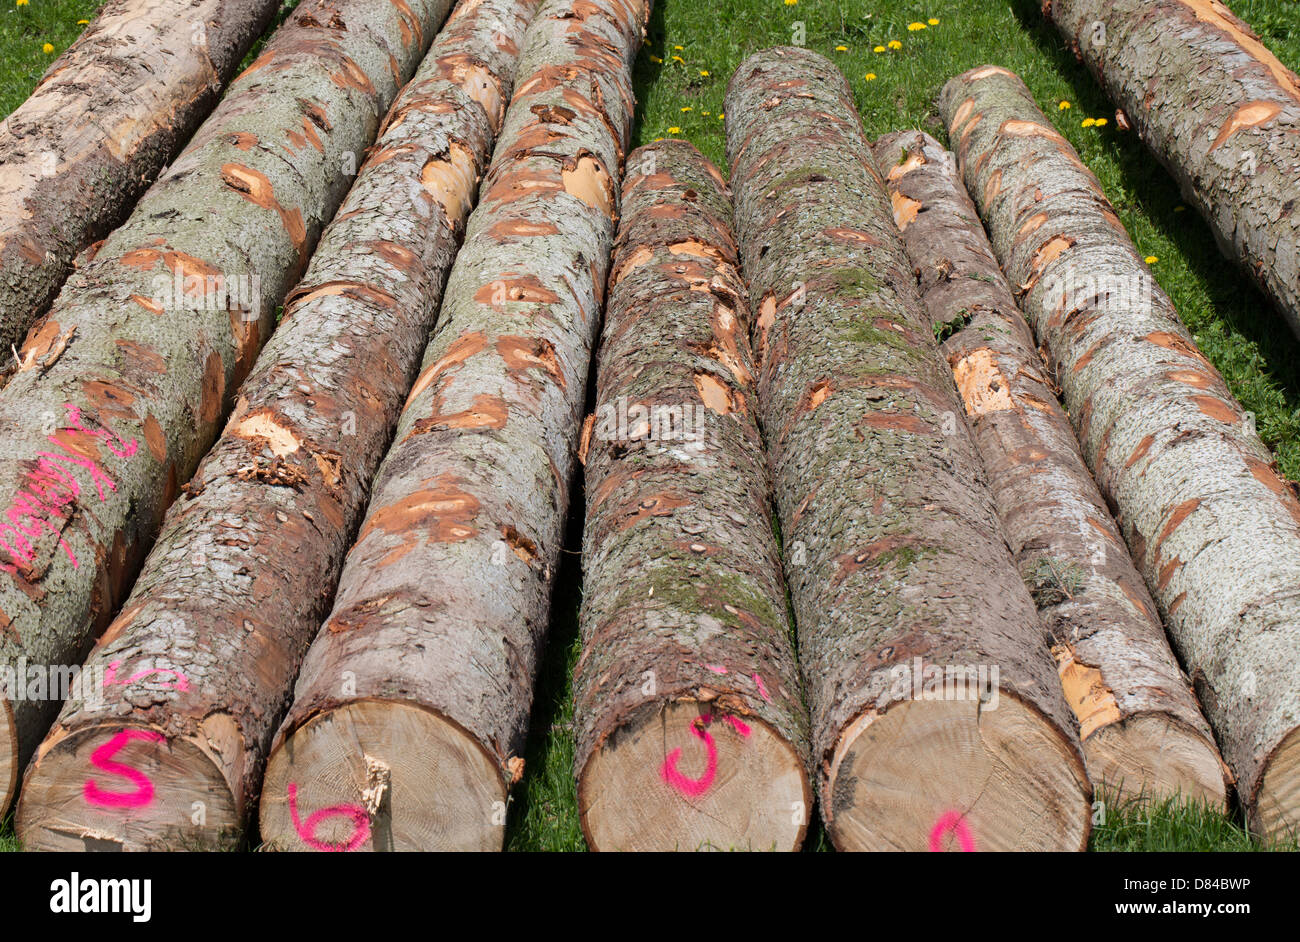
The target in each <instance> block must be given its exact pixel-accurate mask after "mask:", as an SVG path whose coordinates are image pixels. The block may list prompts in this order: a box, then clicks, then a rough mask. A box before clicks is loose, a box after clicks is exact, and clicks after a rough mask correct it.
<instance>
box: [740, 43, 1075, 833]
mask: <svg viewBox="0 0 1300 942" xmlns="http://www.w3.org/2000/svg"><path fill="white" fill-rule="evenodd" d="M726 113H727V142H728V151H729V154H730V156H731V162H732V167H733V175H732V185H733V187H734V189H735V193H736V222H737V228H738V231H739V234H740V241H741V257H742V259H743V261H744V265H745V274H746V276H747V279H748V281H749V287H750V297H751V301H752V303H753V305H754V307H755V308H756V309H757V311H758V318H757V322H756V330H755V348H756V351H757V353H758V355H759V358H760V382H759V400H760V404H761V415H762V420H763V429H764V435H765V438H766V441H767V446H768V450H769V463H770V465H771V467H772V469H773V472H774V476H775V489H776V498H777V500H776V502H777V506H778V509H779V514H780V523H781V532H782V534H783V536H784V540H785V543H784V553H785V562H786V571H787V576H788V578H789V581H790V592H791V596H792V598H793V602H794V610H795V616H796V621H797V623H798V629H799V652H800V661H801V664H802V667H803V671H804V676H805V679H806V682H807V685H808V693H809V701H810V707H811V710H812V735H813V758H814V761H815V762H816V763H817V766H818V771H819V773H820V780H821V782H820V784H821V807H822V815H823V818H824V819H825V821H826V823H827V827H828V829H829V831H830V834H831V837H832V839H833V840H834V842H835V844H836V845H837V846H838V847H840V848H844V849H850V848H851V849H905V850H921V849H925V848H926V847H931V848H934V849H940V848H945V847H950V846H951V847H960V848H963V849H970V848H972V847H973V848H975V849H982V850H993V849H1008V848H1037V849H1045V848H1055V849H1069V850H1080V849H1082V848H1083V847H1084V846H1085V844H1086V842H1087V837H1088V832H1089V828H1090V820H1091V819H1090V806H1089V786H1088V781H1087V776H1086V773H1085V770H1084V764H1083V757H1082V753H1081V751H1080V749H1079V745H1078V741H1077V738H1076V736H1075V733H1074V719H1073V717H1072V716H1071V714H1070V710H1069V708H1068V707H1067V706H1066V703H1065V700H1064V697H1063V696H1062V693H1061V687H1060V684H1059V683H1058V682H1057V677H1056V671H1055V668H1054V665H1053V663H1052V659H1051V657H1050V656H1049V655H1048V652H1047V649H1046V647H1045V646H1044V645H1043V644H1042V633H1041V630H1040V628H1039V625H1038V614H1037V612H1036V610H1035V608H1034V604H1033V601H1032V600H1031V599H1030V597H1029V593H1028V591H1027V589H1026V588H1025V585H1024V583H1023V582H1022V581H1021V579H1020V576H1019V574H1018V573H1017V572H1016V569H1015V566H1014V564H1013V563H1012V561H1011V559H1010V556H1009V554H1008V552H1007V546H1006V543H1005V538H1004V536H1003V533H1002V528H1001V524H1000V523H999V521H998V518H997V514H996V512H995V511H994V508H993V503H992V499H991V497H990V495H989V491H988V488H987V485H986V483H985V478H984V471H983V468H982V467H981V465H980V461H979V456H978V454H977V453H976V452H975V449H974V446H973V444H972V442H971V439H970V435H969V433H968V432H967V430H966V427H965V425H964V424H963V423H962V422H961V419H960V418H959V417H958V413H959V411H960V410H961V402H960V400H959V398H958V397H957V395H956V391H955V389H954V388H953V380H952V374H951V372H950V371H949V369H948V367H947V364H945V363H944V362H943V361H942V360H941V359H940V357H939V355H938V352H937V350H936V349H935V344H934V338H933V335H932V333H931V330H930V324H929V320H928V319H927V317H926V315H925V311H924V308H923V307H922V304H921V300H920V297H919V296H918V294H917V289H916V282H915V279H914V278H913V276H912V270H911V265H910V264H909V263H908V261H907V256H906V253H905V252H904V250H903V246H902V244H901V243H900V242H899V238H898V232H897V230H896V228H895V227H894V222H893V219H892V218H891V214H890V206H889V201H888V199H887V198H886V196H885V193H884V187H883V181H882V180H881V178H880V175H879V174H878V173H877V172H876V170H875V166H874V163H873V160H872V156H871V152H870V150H869V149H868V147H867V144H866V141H865V140H864V139H863V136H862V129H861V125H860V124H859V121H858V117H857V113H856V111H855V110H854V106H853V99H852V96H851V94H850V91H849V88H848V86H847V84H846V83H845V81H844V79H843V77H842V76H841V75H840V74H839V72H838V71H837V70H836V69H835V67H834V66H833V65H831V63H830V62H828V61H827V60H826V59H824V58H822V57H821V56H818V55H816V54H815V53H811V52H808V51H806V50H803V49H793V48H779V49H775V50H769V51H767V52H763V53H759V54H758V55H756V56H753V57H751V58H749V59H747V60H746V61H745V62H744V63H743V64H742V65H741V66H740V68H739V69H738V70H737V71H736V74H735V75H734V76H733V77H732V80H731V85H730V87H729V89H728V93H727V105H726Z"/></svg>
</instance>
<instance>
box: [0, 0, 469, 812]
mask: <svg viewBox="0 0 1300 942" xmlns="http://www.w3.org/2000/svg"><path fill="white" fill-rule="evenodd" d="M449 5H450V4H449V2H448V0H416V2H409V0H399V2H394V3H388V2H384V3H375V2H371V0H308V2H305V3H302V4H300V5H299V6H298V7H297V8H296V9H295V11H294V12H293V14H292V15H291V16H290V18H289V20H288V21H287V22H286V23H285V24H284V26H282V27H281V28H280V29H279V30H277V31H276V33H275V35H274V36H273V37H272V39H271V40H270V42H269V43H267V45H266V47H265V49H264V50H263V52H262V54H261V55H260V56H259V57H258V59H257V60H256V61H254V62H253V64H252V65H251V66H249V68H248V69H247V70H246V71H245V72H244V73H243V75H241V76H240V77H239V78H238V79H236V80H235V82H234V83H232V85H231V87H230V90H229V92H228V93H227V95H226V97H225V98H224V99H223V100H222V102H221V104H220V105H219V106H218V107H217V108H216V110H215V111H214V112H213V113H212V115H211V116H210V117H209V118H208V120H207V121H205V122H204V124H203V125H202V127H200V128H199V130H198V132H197V133H196V134H195V136H194V138H193V140H191V141H190V143H189V145H188V146H187V147H186V148H185V150H184V151H183V152H182V153H181V155H180V156H179V157H178V158H177V159H176V161H175V162H174V163H173V164H172V165H171V167H170V169H169V170H168V171H167V173H166V174H164V175H163V176H162V177H161V178H160V179H159V180H158V182H157V183H155V184H154V185H153V186H152V187H151V188H150V189H149V191H148V192H147V193H145V195H144V196H143V197H142V198H141V200H140V202H139V204H138V205H137V207H136V209H135V212H134V213H133V214H132V215H131V218H130V219H129V220H128V221H127V222H126V223H125V224H124V225H123V226H122V227H121V228H119V229H117V230H115V231H114V232H113V233H112V235H110V236H109V237H108V239H107V240H105V242H104V243H103V245H102V246H101V247H100V248H99V250H98V253H97V254H96V255H95V257H94V260H93V261H91V262H88V263H87V264H85V265H84V266H83V267H82V268H80V269H78V271H77V272H76V274H75V275H73V276H72V277H71V278H70V279H69V280H68V282H67V284H66V285H65V286H64V288H63V290H62V292H61V293H60V294H59V297H58V299H57V300H56V301H55V303H54V305H53V307H52V308H51V309H50V311H49V312H48V313H47V314H46V316H45V317H44V318H43V319H42V320H41V321H40V322H39V323H38V324H37V325H36V326H35V327H33V329H32V331H31V333H30V334H29V336H28V339H27V342H26V343H25V344H24V346H23V348H22V349H21V350H20V351H19V358H20V360H21V361H22V363H23V368H22V369H21V370H20V371H19V372H18V373H16V374H15V375H14V377H13V378H12V379H11V380H10V382H9V384H8V385H7V386H5V388H4V389H3V390H0V501H2V502H3V505H4V510H3V511H2V512H0V626H3V628H0V667H5V666H14V665H25V666H27V667H28V668H37V669H40V668H47V667H50V666H54V667H56V668H59V667H70V666H75V665H78V664H80V663H81V661H82V659H83V658H84V657H85V656H86V653H87V651H88V648H89V644H90V641H91V639H92V638H93V637H94V636H95V635H96V634H98V633H100V632H101V631H102V630H103V629H104V628H106V627H107V626H108V623H109V622H110V621H112V620H113V616H114V613H115V612H116V611H117V610H118V609H119V607H120V606H121V603H122V600H123V597H124V596H125V594H126V589H127V588H128V587H129V586H130V585H131V582H132V579H133V578H134V576H135V574H136V572H137V571H138V569H139V566H140V563H141V561H142V559H143V557H144V554H145V552H146V551H147V550H148V549H149V547H150V545H151V543H152V542H153V539H154V537H155V535H156V534H157V532H158V528H159V526H160V524H161V522H162V516H163V513H164V511H165V510H166V509H167V507H168V506H169V505H170V504H171V502H172V500H173V498H175V496H176V495H177V493H178V492H179V489H180V486H181V485H182V484H184V483H185V482H186V481H188V480H189V479H190V476H191V475H192V474H193V472H194V470H195V468H196V467H197V465H198V462H199V459H200V458H201V457H202V456H203V454H204V452H205V451H206V450H207V448H208V447H209V446H210V445H211V443H212V441H213V440H214V439H215V438H216V436H217V433H218V432H219V431H220V429H221V423H222V420H223V418H224V417H225V415H226V413H227V411H228V407H229V405H230V400H231V398H232V393H233V391H234V390H235V388H236V387H237V385H238V384H239V382H240V380H242V379H243V378H244V376H245V375H246V374H247V373H248V371H249V369H250V368H251V367H252V365H253V362H254V360H255V359H256V358H257V354H258V351H259V350H260V348H261V346H262V343H263V342H264V341H265V340H266V338H267V337H268V336H269V335H270V334H271V331H272V330H273V329H274V327H275V323H276V309H277V306H278V305H279V304H280V302H281V301H282V300H283V298H284V296H285V294H286V292H287V291H288V290H289V288H290V287H292V285H293V284H294V283H295V282H296V281H297V279H298V278H299V277H300V276H301V275H302V274H303V272H304V270H305V269H306V266H307V262H308V259H309V258H310V255H311V251H312V249H313V247H314V246H315V243H316V239H317V237H318V236H319V234H320V231H321V228H322V227H323V226H324V224H325V223H326V222H327V221H328V220H329V219H330V218H331V216H332V215H333V213H334V210H335V209H337V207H338V205H339V203H340V202H341V201H342V199H343V196H344V195H345V193H346V192H347V190H348V187H349V186H350V184H351V182H352V176H353V172H354V171H355V169H356V164H357V163H358V162H359V160H358V156H359V155H360V154H361V152H362V151H363V150H364V149H365V148H366V147H367V146H368V145H369V144H370V143H371V142H372V141H373V140H374V137H375V133H376V132H377V131H378V129H379V123H380V120H381V119H382V118H383V115H384V113H385V111H386V110H387V108H388V106H389V105H390V104H391V103H392V100H393V98H394V97H395V95H396V94H397V90H398V88H399V87H400V86H401V85H402V84H403V83H404V82H405V80H406V79H407V78H409V77H410V75H411V73H413V72H414V71H415V68H416V66H417V65H418V64H419V62H420V60H421V58H422V57H423V54H424V52H425V50H427V49H428V46H429V43H430V42H431V41H432V39H433V33H434V31H435V30H436V28H437V27H438V25H439V24H440V23H441V21H442V19H443V17H444V16H445V15H446V12H447V8H448V6H449ZM58 706H59V699H58V697H47V698H46V699H44V700H32V699H26V698H24V699H18V700H12V699H9V700H4V701H3V705H0V711H3V713H4V714H5V716H4V719H5V721H4V722H0V806H2V805H4V804H7V802H8V801H9V798H10V797H11V795H12V791H13V784H14V781H15V779H16V776H17V771H18V769H19V768H20V767H21V766H22V765H24V764H25V763H26V760H27V757H28V756H29V755H30V754H31V752H32V750H33V749H34V748H35V746H36V744H37V743H38V742H39V741H40V739H41V737H42V736H44V735H45V733H46V731H47V730H48V729H49V724H50V722H51V720H52V719H53V717H54V713H55V712H56V711H57V709H58ZM5 770H8V772H9V774H8V775H4V774H3V772H4V771H5Z"/></svg>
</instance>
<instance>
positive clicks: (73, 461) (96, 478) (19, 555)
mask: <svg viewBox="0 0 1300 942" xmlns="http://www.w3.org/2000/svg"><path fill="white" fill-rule="evenodd" d="M63 408H64V409H66V410H67V413H68V416H67V418H68V425H66V426H64V428H65V429H74V430H76V431H78V432H81V433H82V434H84V435H88V436H90V437H91V438H97V439H99V440H100V441H102V442H103V443H104V445H105V447H107V448H108V450H109V452H111V453H112V454H113V455H115V456H116V457H118V458H130V457H131V456H133V455H134V454H135V453H136V452H137V451H138V450H139V447H140V446H139V443H138V442H137V441H136V440H135V439H134V438H133V439H131V440H130V441H123V440H122V439H121V438H119V437H118V436H117V435H115V434H114V433H112V432H110V431H109V430H108V429H106V428H99V429H89V428H86V426H85V425H84V424H82V421H81V409H79V408H78V407H77V406H75V405H73V404H72V403H70V402H65V403H64V404H63ZM46 441H48V442H50V444H52V445H53V446H54V447H55V448H57V449H59V451H41V452H37V453H36V457H37V458H39V459H40V461H39V463H38V464H37V466H36V467H35V468H34V469H32V470H31V471H28V472H27V475H26V477H25V479H24V482H23V484H24V486H25V487H26V490H19V491H18V493H17V494H15V495H14V498H13V504H12V505H11V506H10V507H9V508H8V509H7V510H6V511H5V517H6V519H7V522H0V534H3V536H0V549H2V550H4V551H5V552H6V553H7V554H8V555H9V559H10V560H12V562H11V561H7V560H0V572H7V573H16V572H17V571H18V565H17V564H18V563H29V562H31V561H32V560H33V559H35V558H36V548H35V546H34V545H33V544H32V542H31V540H30V539H28V538H29V537H30V538H33V539H38V538H39V537H40V536H41V535H42V534H43V533H45V532H47V531H48V532H50V533H53V534H55V536H56V537H57V538H58V541H59V547H60V548H61V549H62V550H63V552H64V553H65V554H66V555H67V557H68V561H69V562H70V563H72V568H73V569H78V568H80V563H79V562H78V560H77V554H76V553H74V552H73V551H72V546H71V545H70V544H69V543H68V541H67V540H66V539H64V537H63V528H64V526H66V525H67V521H68V519H69V518H70V517H71V513H69V512H68V507H69V506H70V505H72V504H75V503H76V501H77V499H78V498H79V497H80V496H81V485H80V484H79V483H78V482H77V479H76V478H75V477H74V476H73V475H72V473H71V471H70V470H69V469H68V468H67V467H62V466H61V465H60V464H56V463H55V462H61V463H62V465H67V466H70V467H72V468H81V469H83V470H84V471H86V473H87V474H89V475H90V480H91V482H92V483H93V484H94V485H95V493H96V494H97V495H98V496H99V499H100V500H101V501H103V500H107V499H108V498H107V496H106V495H105V491H104V488H105V486H107V487H108V490H110V491H116V490H117V485H116V484H115V483H114V482H113V479H112V478H111V477H110V476H109V475H108V473H107V472H106V471H105V470H104V469H103V468H101V467H100V466H99V463H98V462H96V461H95V460H94V459H93V458H88V457H86V456H85V455H82V454H78V453H77V452H75V451H73V450H72V449H71V448H69V447H68V446H67V445H66V444H64V443H63V442H62V441H60V440H59V437H58V435H57V434H53V435H47V436H46ZM56 521H57V523H56Z"/></svg>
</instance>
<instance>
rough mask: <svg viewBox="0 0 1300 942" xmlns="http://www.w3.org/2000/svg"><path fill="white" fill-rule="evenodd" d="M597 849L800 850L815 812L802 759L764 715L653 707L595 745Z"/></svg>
mask: <svg viewBox="0 0 1300 942" xmlns="http://www.w3.org/2000/svg"><path fill="white" fill-rule="evenodd" d="M578 808H579V814H580V815H581V818H582V829H583V833H584V834H585V835H586V838H587V844H588V846H589V847H591V848H592V849H593V850H638V851H640V850H645V851H693V850H779V851H791V850H797V849H798V848H799V846H800V845H801V844H802V843H803V838H804V833H805V831H806V830H807V826H808V817H809V814H810V812H811V808H812V794H811V792H810V790H809V788H808V783H807V776H806V775H805V774H804V771H803V766H802V763H801V762H800V760H799V756H798V754H797V753H796V752H795V750H794V749H793V748H792V747H791V745H790V743H789V742H787V741H786V740H785V738H784V737H782V736H781V735H780V734H779V733H778V732H777V731H776V730H775V729H774V728H773V727H771V726H769V725H768V724H767V723H765V722H763V721H762V720H759V719H757V718H755V717H752V716H751V717H739V716H732V715H729V714H723V713H720V712H715V711H713V710H712V709H711V708H710V706H709V705H708V704H706V703H700V702H699V701H695V700H679V701H676V702H673V703H668V704H664V703H660V702H652V703H647V704H646V705H645V706H644V707H642V708H641V709H639V710H636V711H635V712H634V713H632V714H631V715H629V716H628V717H626V718H625V719H624V721H623V722H621V723H620V724H619V725H618V726H617V727H616V728H615V729H614V731H613V732H612V733H610V734H609V736H608V737H606V739H605V741H604V742H603V744H602V745H601V746H600V747H599V748H597V749H595V750H594V751H593V752H592V754H591V756H590V758H589V759H588V760H587V762H586V764H585V765H584V766H583V769H582V773H581V775H580V776H579V779H578Z"/></svg>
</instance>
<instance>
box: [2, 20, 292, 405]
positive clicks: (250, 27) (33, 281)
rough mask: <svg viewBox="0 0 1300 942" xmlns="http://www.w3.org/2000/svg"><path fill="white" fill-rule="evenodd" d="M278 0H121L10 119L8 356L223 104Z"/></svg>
mask: <svg viewBox="0 0 1300 942" xmlns="http://www.w3.org/2000/svg"><path fill="white" fill-rule="evenodd" d="M278 5H279V4H278V3H277V0H112V2H110V3H107V4H105V5H104V7H103V8H102V9H101V10H100V12H99V15H98V16H96V17H95V19H94V21H93V22H91V24H90V25H89V26H87V27H86V30H85V32H83V33H82V34H81V36H80V37H79V38H78V39H77V41H76V42H74V43H73V44H72V45H71V46H69V47H68V48H67V50H66V51H65V52H64V53H63V55H61V56H59V58H58V59H57V60H55V62H54V64H53V65H51V66H50V68H49V69H48V70H47V71H46V73H45V75H44V77H43V78H42V79H41V81H40V82H39V83H38V84H37V86H36V90H35V91H33V92H32V94H31V97H29V98H28V99H27V100H26V101H25V102H23V103H22V104H21V105H19V106H18V108H17V110H15V111H14V112H13V113H12V114H10V115H9V116H8V117H7V118H5V119H4V121H3V122H0V220H3V226H4V229H3V230H2V231H0V350H3V351H5V357H4V358H5V359H8V351H9V348H10V345H11V344H16V343H17V342H18V341H19V340H21V339H22V336H23V334H24V333H26V331H27V328H28V327H29V326H31V323H32V321H34V320H35V319H36V318H37V317H39V316H40V315H41V314H43V313H45V309H46V308H47V307H49V304H50V301H52V300H53V299H54V295H55V294H56V293H57V292H58V290H59V286H60V285H61V284H63V280H64V279H65V278H67V276H68V272H69V271H71V270H72V265H73V258H74V257H75V256H76V254H77V253H78V252H80V251H81V250H82V249H85V248H87V247H88V246H89V245H90V244H91V243H92V242H94V241H95V240H96V239H99V238H102V237H103V236H104V235H105V234H106V233H107V232H108V231H109V230H110V229H112V228H113V227H114V226H116V225H117V224H118V223H120V222H121V221H122V220H123V219H124V218H125V217H126V215H127V213H129V212H130V211H131V207H132V206H134V205H135V201H136V199H137V198H138V197H139V196H140V193H141V192H143V190H144V188H145V187H146V186H147V185H148V183H149V181H151V180H152V179H153V178H154V177H155V176H156V175H157V173H158V171H159V170H161V169H162V168H163V167H164V166H165V165H166V163H167V161H169V160H171V158H172V157H173V156H174V155H175V153H176V152H177V151H178V150H179V149H180V147H181V145H182V144H184V143H185V140H186V139H187V138H188V137H189V135H190V134H191V132H193V130H194V128H195V127H197V126H198V123H199V122H200V121H201V120H203V118H204V117H205V116H206V115H207V113H208V112H209V111H211V110H212V108H213V107H214V106H215V105H216V103H217V98H218V97H219V96H220V95H221V89H222V88H223V87H224V86H225V84H226V82H228V81H230V77H231V75H233V74H234V71H235V69H236V68H238V66H239V61H240V60H241V59H242V58H243V57H244V53H246V52H247V51H248V49H249V47H250V46H252V44H253V41H254V40H256V39H257V37H258V36H259V35H261V33H262V31H263V30H264V29H265V28H266V25H267V23H269V22H270V20H271V16H272V15H273V14H274V13H275V10H276V7H277V6H278ZM92 254H93V253H92ZM10 368H12V366H10ZM0 382H3V380H0Z"/></svg>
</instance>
